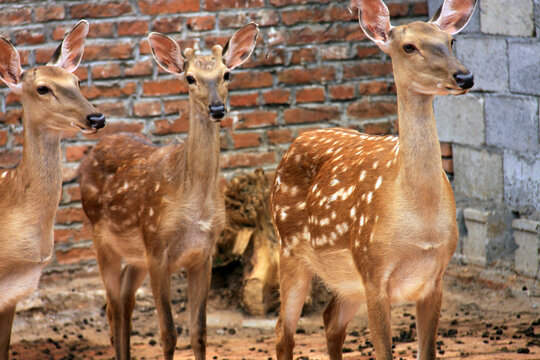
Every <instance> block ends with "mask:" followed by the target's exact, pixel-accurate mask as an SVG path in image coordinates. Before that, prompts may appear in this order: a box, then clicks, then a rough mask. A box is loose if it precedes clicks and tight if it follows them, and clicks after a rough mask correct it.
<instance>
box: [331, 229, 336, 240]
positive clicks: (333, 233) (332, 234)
mask: <svg viewBox="0 0 540 360" xmlns="http://www.w3.org/2000/svg"><path fill="white" fill-rule="evenodd" d="M330 238H332V240H337V234H336V233H335V232H333V231H332V233H331V234H330Z"/></svg>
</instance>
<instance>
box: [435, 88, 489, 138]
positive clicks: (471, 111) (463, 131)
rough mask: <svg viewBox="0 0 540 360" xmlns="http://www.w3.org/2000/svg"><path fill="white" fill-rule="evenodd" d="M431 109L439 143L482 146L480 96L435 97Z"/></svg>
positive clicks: (482, 102)
mask: <svg viewBox="0 0 540 360" xmlns="http://www.w3.org/2000/svg"><path fill="white" fill-rule="evenodd" d="M433 108H434V111H435V118H436V119H437V132H438V134H439V139H440V140H441V141H447V142H453V143H457V144H466V145H474V146H479V145H482V144H484V142H485V140H484V139H485V134H484V98H483V97H482V96H480V95H477V94H467V95H460V96H451V95H448V96H437V97H435V101H434V104H433Z"/></svg>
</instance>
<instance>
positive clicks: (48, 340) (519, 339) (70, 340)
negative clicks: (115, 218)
mask: <svg viewBox="0 0 540 360" xmlns="http://www.w3.org/2000/svg"><path fill="white" fill-rule="evenodd" d="M172 283H173V286H172V290H171V291H172V298H173V309H174V313H175V317H176V324H177V329H178V332H179V333H180V335H179V338H178V344H177V351H176V353H175V357H174V358H175V359H193V354H192V353H191V350H190V348H189V345H188V344H189V336H188V334H187V331H186V329H185V324H186V320H187V314H186V311H185V306H186V282H185V280H184V278H183V277H181V276H180V275H175V276H174V277H173V282H172ZM222 294H223V291H221V292H220V291H217V290H215V291H213V292H212V295H211V301H210V303H209V309H208V350H207V358H208V359H275V351H274V347H275V336H274V326H275V322H276V313H275V312H274V313H272V314H270V315H269V316H267V317H264V318H254V317H249V316H247V315H245V313H243V312H242V310H241V309H240V308H239V305H238V304H236V303H234V302H233V301H232V300H231V299H230V297H227V296H223V295H222ZM321 298H324V296H322V297H321ZM104 303H105V300H104V290H103V287H102V284H101V281H100V279H99V276H98V274H97V269H96V268H95V267H91V268H88V269H86V270H85V271H82V270H80V271H74V272H72V273H69V274H67V273H65V272H64V273H49V274H45V275H44V276H43V278H42V281H41V285H40V290H39V291H38V292H37V293H36V294H34V295H32V296H31V297H30V298H29V299H27V300H25V301H24V302H22V303H21V304H20V307H19V310H18V313H17V316H16V319H15V323H14V328H13V335H12V346H11V356H12V359H13V360H15V359H17V360H24V359H112V358H113V357H114V354H113V350H112V348H111V346H110V344H109V335H108V325H107V320H106V316H105V311H104ZM539 306H540V284H538V282H534V281H532V280H530V279H524V278H519V277H517V276H515V275H513V274H506V275H501V274H500V273H487V272H485V270H480V269H474V268H470V267H464V266H457V265H451V266H450V267H449V269H448V272H447V275H446V276H445V294H444V301H443V310H442V316H441V322H440V330H439V338H438V344H439V345H438V349H439V355H438V357H439V358H440V359H475V360H480V359H482V360H483V359H486V360H487V359H489V360H495V359H501V360H502V359H540V310H539V309H538V307H539ZM322 310H323V306H322V304H320V301H318V300H317V298H316V300H315V301H314V305H312V306H311V307H309V308H308V309H307V310H306V311H304V312H305V314H303V317H302V319H301V320H300V323H299V328H298V331H297V335H296V344H297V345H296V348H295V359H301V360H308V359H310V360H314V359H328V355H327V353H326V344H325V340H324V330H323V327H322V316H321V312H322ZM414 313H415V310H414V305H413V304H404V305H397V306H394V307H393V311H392V330H393V334H394V344H395V349H394V358H395V359H411V360H412V359H415V358H416V351H417V344H416V342H415V340H416V331H415V326H414V319H415V317H414ZM133 319H134V322H133V335H132V356H133V358H135V359H161V358H162V352H161V345H160V339H159V331H158V322H157V316H156V310H155V307H154V305H153V299H152V296H151V292H150V289H149V286H148V280H147V281H146V282H145V284H144V285H143V287H142V288H141V289H140V290H139V291H138V293H137V304H136V308H135V313H134V316H133ZM343 353H344V354H343V355H344V356H343V357H344V358H345V359H365V360H367V359H374V358H375V353H374V351H373V347H372V345H371V342H370V334H369V330H368V328H367V315H366V308H365V306H364V307H362V308H360V310H359V312H358V314H357V315H356V317H355V318H354V319H353V320H352V321H351V323H350V325H349V328H348V336H347V338H346V341H345V346H344V349H343Z"/></svg>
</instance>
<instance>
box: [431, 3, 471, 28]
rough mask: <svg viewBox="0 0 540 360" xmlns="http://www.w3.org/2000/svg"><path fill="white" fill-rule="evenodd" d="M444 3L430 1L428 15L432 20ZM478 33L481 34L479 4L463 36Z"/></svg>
mask: <svg viewBox="0 0 540 360" xmlns="http://www.w3.org/2000/svg"><path fill="white" fill-rule="evenodd" d="M442 3H443V0H428V14H429V18H430V19H431V17H432V16H433V14H435V11H437V9H439V7H440V6H441V4H442ZM477 32H480V8H479V6H478V4H477V5H476V9H474V13H473V15H472V17H471V20H470V21H469V23H468V24H467V26H465V28H464V29H463V30H462V31H461V34H471V33H477Z"/></svg>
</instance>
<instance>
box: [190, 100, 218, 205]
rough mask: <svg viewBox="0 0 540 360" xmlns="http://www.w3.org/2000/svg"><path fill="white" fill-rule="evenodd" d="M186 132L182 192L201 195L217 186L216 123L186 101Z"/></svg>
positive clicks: (205, 112)
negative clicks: (187, 124) (187, 130)
mask: <svg viewBox="0 0 540 360" xmlns="http://www.w3.org/2000/svg"><path fill="white" fill-rule="evenodd" d="M190 109H191V111H190V117H189V132H188V135H187V140H186V146H185V147H184V154H183V158H184V169H183V174H184V179H183V180H184V181H183V185H184V190H187V191H190V192H192V193H200V194H201V195H203V196H205V195H206V194H208V193H210V192H213V191H214V190H216V189H217V185H218V183H219V181H218V180H219V151H220V140H219V128H220V124H219V122H214V121H212V120H211V119H210V115H209V114H208V112H207V111H201V110H199V109H198V106H197V104H194V101H193V100H191V98H190Z"/></svg>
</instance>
